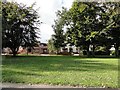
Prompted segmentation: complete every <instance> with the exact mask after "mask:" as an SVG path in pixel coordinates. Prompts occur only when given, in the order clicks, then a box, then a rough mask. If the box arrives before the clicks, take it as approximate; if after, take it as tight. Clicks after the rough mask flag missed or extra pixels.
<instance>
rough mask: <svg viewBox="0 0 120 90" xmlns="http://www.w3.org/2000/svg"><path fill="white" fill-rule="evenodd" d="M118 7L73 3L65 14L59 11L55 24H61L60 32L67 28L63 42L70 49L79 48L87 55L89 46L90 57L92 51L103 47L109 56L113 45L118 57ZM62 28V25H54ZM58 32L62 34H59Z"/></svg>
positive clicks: (113, 4)
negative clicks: (71, 46) (73, 46)
mask: <svg viewBox="0 0 120 90" xmlns="http://www.w3.org/2000/svg"><path fill="white" fill-rule="evenodd" d="M119 7H120V3H119V2H116V3H115V2H106V3H105V2H104V3H98V2H79V1H75V2H73V5H72V7H71V8H70V9H69V10H68V11H66V12H65V10H64V8H63V9H62V11H58V13H61V14H59V17H60V18H58V20H59V21H62V29H63V28H64V26H65V27H66V33H65V35H66V40H67V42H68V43H70V44H72V45H76V46H77V47H82V48H83V49H85V50H86V51H87V55H88V56H89V54H90V53H89V48H90V46H91V45H92V52H93V53H92V54H93V55H94V50H95V47H97V46H104V47H105V48H106V52H109V49H110V48H111V45H114V47H115V52H116V56H118V49H119V46H120V44H119V42H120V34H119V32H120V13H119V10H120V8H119ZM57 25H58V26H59V25H60V26H61V23H58V24H57ZM62 29H61V30H62Z"/></svg>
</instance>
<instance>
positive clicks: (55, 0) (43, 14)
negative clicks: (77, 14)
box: [7, 0, 73, 42]
mask: <svg viewBox="0 0 120 90" xmlns="http://www.w3.org/2000/svg"><path fill="white" fill-rule="evenodd" d="M7 1H16V2H18V3H23V4H26V5H28V6H30V5H31V4H33V3H34V2H36V6H35V8H40V9H39V11H38V12H39V15H40V20H41V21H42V22H43V24H41V25H40V34H41V35H40V37H41V39H40V41H41V42H47V40H48V39H50V37H51V35H52V34H53V33H54V32H53V29H52V27H51V26H52V25H53V24H54V19H55V18H56V14H55V12H56V11H57V10H60V9H61V7H62V6H64V7H66V8H70V7H71V5H72V2H73V0H7Z"/></svg>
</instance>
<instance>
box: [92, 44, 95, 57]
mask: <svg viewBox="0 0 120 90" xmlns="http://www.w3.org/2000/svg"><path fill="white" fill-rule="evenodd" d="M92 56H93V57H95V45H94V44H93V51H92Z"/></svg>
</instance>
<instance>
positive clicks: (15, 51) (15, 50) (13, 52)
mask: <svg viewBox="0 0 120 90" xmlns="http://www.w3.org/2000/svg"><path fill="white" fill-rule="evenodd" d="M11 50H12V54H13V57H16V55H17V52H18V48H11Z"/></svg>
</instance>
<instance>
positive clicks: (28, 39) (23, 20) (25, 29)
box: [2, 2, 40, 56]
mask: <svg viewBox="0 0 120 90" xmlns="http://www.w3.org/2000/svg"><path fill="white" fill-rule="evenodd" d="M33 6H34V4H33V5H31V6H30V7H27V6H26V5H22V4H18V3H16V2H3V3H2V41H3V43H2V48H4V47H9V48H10V49H11V51H12V53H13V56H16V54H17V52H18V50H19V46H23V47H33V46H34V45H35V44H36V43H37V38H38V36H37V30H39V29H38V27H37V26H38V25H39V24H40V20H39V19H38V18H39V16H38V13H37V12H36V10H34V9H33Z"/></svg>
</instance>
